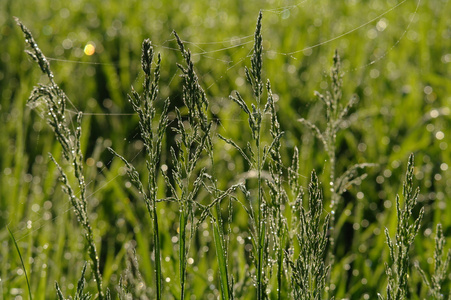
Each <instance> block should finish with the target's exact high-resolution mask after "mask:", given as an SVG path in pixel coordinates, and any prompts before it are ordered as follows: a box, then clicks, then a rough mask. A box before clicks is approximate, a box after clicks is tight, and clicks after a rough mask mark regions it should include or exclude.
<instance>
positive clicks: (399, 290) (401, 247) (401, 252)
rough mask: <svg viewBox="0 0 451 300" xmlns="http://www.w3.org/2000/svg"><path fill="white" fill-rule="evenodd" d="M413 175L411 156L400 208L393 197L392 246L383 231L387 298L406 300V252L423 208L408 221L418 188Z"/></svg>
mask: <svg viewBox="0 0 451 300" xmlns="http://www.w3.org/2000/svg"><path fill="white" fill-rule="evenodd" d="M413 176H414V156H413V154H411V155H410V157H409V162H408V164H407V171H406V179H405V181H404V184H403V189H402V195H403V198H404V203H403V205H402V206H401V200H400V198H399V195H398V196H396V213H397V227H396V235H395V241H394V243H393V241H392V239H391V238H390V233H389V231H388V229H387V228H386V229H385V236H386V238H387V244H388V248H389V250H390V252H389V253H390V260H391V264H390V265H389V264H387V263H386V264H385V272H386V274H387V277H388V285H387V299H394V300H403V299H408V290H409V288H408V278H409V276H408V272H409V265H410V254H409V251H410V247H411V246H412V244H413V241H414V239H415V236H416V235H417V234H418V231H419V230H420V222H421V220H422V218H423V214H424V207H422V208H421V210H420V213H419V215H418V217H417V218H416V219H415V221H413V222H412V221H411V218H412V217H413V213H412V210H413V208H414V207H415V205H416V204H417V198H418V195H419V193H420V189H419V188H418V187H417V188H416V189H414V187H413ZM378 297H379V299H384V297H383V296H382V295H381V294H379V295H378Z"/></svg>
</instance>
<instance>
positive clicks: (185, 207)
mask: <svg viewBox="0 0 451 300" xmlns="http://www.w3.org/2000/svg"><path fill="white" fill-rule="evenodd" d="M174 35H175V37H176V40H177V44H178V46H179V49H180V52H181V53H182V56H183V58H184V61H185V64H186V67H184V66H182V65H180V64H178V67H179V69H180V70H181V71H182V78H183V103H184V105H185V106H186V108H187V109H188V116H187V119H188V120H187V122H184V121H183V118H182V114H181V112H180V110H179V109H177V108H176V114H177V119H178V124H177V125H178V126H177V127H176V128H175V129H174V130H175V132H176V133H177V134H178V138H177V139H176V145H177V152H176V150H175V149H174V148H171V154H172V159H173V165H174V170H173V172H172V176H173V178H174V181H175V186H174V185H173V184H172V183H171V181H170V180H169V179H168V177H166V178H167V180H166V184H167V185H168V186H170V187H171V191H172V194H173V198H174V199H175V200H176V201H177V202H178V204H179V212H180V214H179V276H180V299H182V300H183V299H184V298H185V281H186V265H187V254H188V252H189V247H190V241H191V239H192V237H193V235H194V231H195V228H196V226H195V224H194V222H195V220H194V212H195V210H196V209H197V207H198V206H200V204H199V203H196V202H195V198H196V196H197V194H198V193H199V191H200V189H201V188H202V186H203V184H204V183H203V182H204V178H205V177H206V176H207V174H206V170H205V168H202V169H201V170H198V169H199V162H200V159H201V156H202V154H203V153H204V152H205V151H206V149H207V146H208V145H209V143H210V142H211V140H210V132H211V126H212V123H211V122H209V121H208V117H207V108H208V101H207V97H206V95H205V92H204V90H203V89H202V87H201V86H200V84H199V80H198V77H197V75H196V72H195V70H194V64H193V62H192V60H191V52H190V51H189V50H186V49H185V46H184V45H183V42H182V40H181V39H180V38H179V36H178V35H177V33H176V32H174ZM178 191H180V192H178ZM188 224H189V225H190V227H189V230H190V232H189V234H190V235H189V236H187V234H188V233H187V229H188V228H187V227H188Z"/></svg>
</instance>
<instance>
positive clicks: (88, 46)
mask: <svg viewBox="0 0 451 300" xmlns="http://www.w3.org/2000/svg"><path fill="white" fill-rule="evenodd" d="M83 51H84V52H85V54H86V55H93V54H94V53H95V52H96V46H95V45H94V43H92V42H89V43H87V44H86V46H85V49H84V50H83Z"/></svg>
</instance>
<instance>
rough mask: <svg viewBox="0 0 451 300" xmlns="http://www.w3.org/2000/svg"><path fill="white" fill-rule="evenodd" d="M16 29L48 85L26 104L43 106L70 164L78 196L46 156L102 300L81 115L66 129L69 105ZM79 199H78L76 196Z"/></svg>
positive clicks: (40, 55) (39, 53) (36, 53)
mask: <svg viewBox="0 0 451 300" xmlns="http://www.w3.org/2000/svg"><path fill="white" fill-rule="evenodd" d="M15 20H16V22H17V24H18V25H19V27H20V29H21V30H22V32H23V33H24V35H25V41H26V43H28V45H29V46H30V48H31V51H28V50H27V51H26V53H27V54H28V55H29V56H30V57H31V58H32V59H33V60H34V61H36V62H37V63H38V65H39V67H40V69H41V71H42V73H44V75H46V76H47V78H48V80H49V82H50V83H49V84H40V85H39V86H38V87H34V89H33V91H32V93H31V96H30V98H29V99H28V103H29V105H30V106H31V107H33V108H38V107H39V106H44V110H45V112H44V115H45V119H46V120H47V123H48V124H49V125H50V127H51V128H52V130H53V132H54V133H55V137H56V139H57V140H58V142H59V143H60V145H61V147H62V153H63V156H64V158H65V159H66V160H67V161H68V162H70V163H71V164H72V167H73V172H74V175H75V178H76V179H77V182H78V188H79V189H80V192H79V193H78V194H76V193H75V192H74V190H73V188H72V186H71V183H69V180H68V178H67V176H66V173H65V171H64V170H63V168H62V167H61V166H60V164H58V162H57V161H56V160H55V158H54V157H53V156H52V154H49V156H50V159H51V160H52V161H53V162H54V163H55V165H56V166H57V168H58V170H59V173H60V179H61V182H62V184H63V191H64V192H65V193H66V194H67V195H68V196H69V199H70V202H71V204H72V206H73V208H74V211H75V215H76V216H77V219H78V222H79V223H80V224H81V225H82V227H83V228H84V229H85V232H86V233H85V239H86V242H87V248H88V253H89V257H90V259H91V262H92V263H93V267H92V272H93V274H94V278H95V281H96V285H97V290H98V298H99V299H100V300H103V299H104V297H105V296H104V293H103V289H102V275H101V274H100V260H99V257H98V256H97V250H96V245H95V242H94V235H93V229H92V227H91V223H90V221H89V216H88V208H87V206H88V202H87V198H86V182H85V178H84V171H83V154H82V153H81V146H80V137H81V117H82V114H81V113H78V116H77V121H76V129H75V130H72V129H70V128H71V127H70V124H69V122H70V120H68V119H67V118H66V115H65V113H66V111H65V110H66V103H67V102H68V101H69V99H68V97H67V96H66V94H65V93H64V91H63V90H62V89H61V88H60V87H59V86H58V85H57V84H56V82H55V80H54V75H53V73H52V71H51V69H50V64H49V62H48V60H47V58H46V57H45V55H44V54H43V53H42V51H41V49H40V48H39V47H38V45H37V43H36V41H35V40H34V38H33V36H32V34H31V32H30V31H29V30H28V28H27V27H25V25H23V24H22V22H20V20H19V19H18V18H16V19H15ZM77 195H79V196H77Z"/></svg>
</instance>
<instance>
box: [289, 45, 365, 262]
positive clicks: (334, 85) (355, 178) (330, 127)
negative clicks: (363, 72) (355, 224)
mask: <svg viewBox="0 0 451 300" xmlns="http://www.w3.org/2000/svg"><path fill="white" fill-rule="evenodd" d="M342 77H343V74H342V73H341V61H340V56H339V55H338V51H335V55H334V57H333V66H332V69H331V72H330V81H331V85H330V86H331V88H330V90H328V91H326V93H325V94H321V93H319V92H315V95H316V96H317V97H318V98H319V99H320V100H321V101H322V102H323V103H324V104H325V109H326V120H325V121H326V127H325V129H324V130H323V131H321V130H320V128H319V127H318V126H316V125H315V124H313V123H311V122H310V121H308V120H306V119H304V118H301V119H299V120H298V121H299V122H301V123H302V124H304V125H305V126H306V127H307V128H309V129H310V130H311V131H312V133H313V134H314V135H315V136H316V137H317V138H318V139H319V141H320V142H321V143H322V144H323V147H324V149H325V151H326V154H327V156H328V161H329V186H330V188H329V189H330V197H331V198H330V212H331V218H330V224H329V226H330V237H329V242H330V246H329V250H328V255H327V256H328V259H329V262H330V264H331V266H333V265H334V262H335V252H334V249H335V239H336V238H337V236H338V234H339V233H338V232H335V218H336V217H335V216H336V215H337V209H338V206H339V203H340V199H341V196H342V194H343V193H344V192H345V191H346V190H347V189H348V188H349V187H350V186H352V185H358V184H360V182H361V181H362V180H363V179H364V178H365V177H366V174H362V175H359V174H358V170H359V169H363V168H366V167H369V166H373V164H368V163H363V164H355V165H353V166H351V167H349V168H348V169H347V170H346V171H345V172H343V173H342V174H341V175H340V176H337V174H336V164H337V153H336V144H337V142H336V140H337V133H338V132H339V131H340V130H341V129H343V127H344V126H343V125H344V122H346V121H347V115H348V114H349V110H350V109H351V108H352V107H353V106H354V105H355V104H356V103H357V101H358V98H357V97H356V96H355V95H354V96H352V97H351V98H350V99H349V100H348V102H347V103H346V104H345V105H343V104H342V103H341V102H342V97H343V95H342V85H343V80H342Z"/></svg>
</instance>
